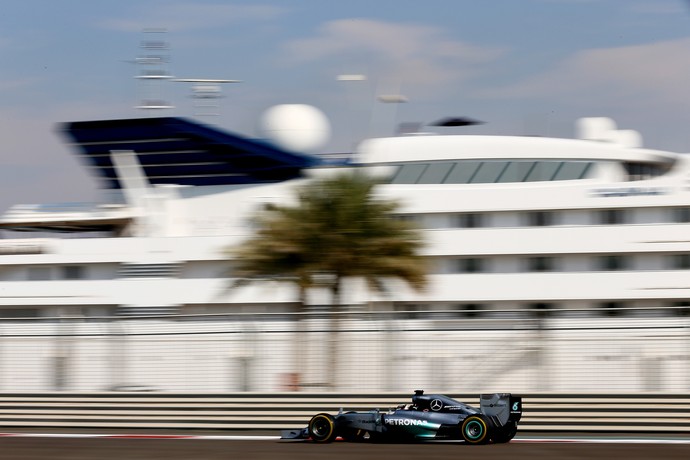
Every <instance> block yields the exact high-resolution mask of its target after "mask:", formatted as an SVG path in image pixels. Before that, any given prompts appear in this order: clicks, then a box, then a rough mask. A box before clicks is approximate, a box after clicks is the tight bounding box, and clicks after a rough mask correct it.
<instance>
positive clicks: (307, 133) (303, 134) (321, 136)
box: [260, 104, 331, 152]
mask: <svg viewBox="0 0 690 460" xmlns="http://www.w3.org/2000/svg"><path fill="white" fill-rule="evenodd" d="M260 129H261V134H262V135H263V136H265V137H267V138H268V139H270V140H271V141H272V142H273V143H274V144H276V145H278V146H279V147H281V148H284V149H285V150H291V151H293V152H314V151H316V150H317V149H319V148H320V147H323V145H324V144H325V143H326V142H327V141H328V139H329V137H330V134H331V126H330V123H329V122H328V119H327V118H326V116H325V115H324V114H323V112H321V111H320V110H319V109H317V108H316V107H313V106H311V105H305V104H282V105H276V106H273V107H271V108H270V109H268V110H267V111H266V112H264V114H263V115H262V117H261V122H260Z"/></svg>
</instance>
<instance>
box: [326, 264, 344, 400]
mask: <svg viewBox="0 0 690 460" xmlns="http://www.w3.org/2000/svg"><path fill="white" fill-rule="evenodd" d="M340 284H341V279H340V277H339V276H337V275H336V278H335V281H334V283H333V288H332V290H331V294H332V299H331V321H330V323H331V327H330V331H329V333H330V337H329V340H328V343H329V352H328V388H329V389H330V390H331V391H335V389H336V387H337V378H338V375H337V374H338V348H339V342H338V341H339V340H340V337H339V335H340V312H341V310H342V309H341V305H340Z"/></svg>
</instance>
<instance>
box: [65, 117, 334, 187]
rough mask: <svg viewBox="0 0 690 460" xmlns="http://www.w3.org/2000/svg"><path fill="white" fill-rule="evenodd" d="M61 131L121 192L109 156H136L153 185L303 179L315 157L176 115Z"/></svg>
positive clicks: (82, 124) (74, 124) (95, 123)
mask: <svg viewBox="0 0 690 460" xmlns="http://www.w3.org/2000/svg"><path fill="white" fill-rule="evenodd" d="M63 130H64V132H65V133H66V135H67V136H68V137H69V138H70V140H71V141H72V142H73V143H74V144H75V145H76V146H77V147H78V148H79V152H80V153H81V155H83V157H84V158H85V159H86V161H87V162H88V163H89V164H90V165H91V166H93V167H94V168H95V169H96V170H97V172H98V174H99V175H100V177H101V178H102V180H103V184H104V187H105V188H108V189H119V188H121V186H120V182H119V180H118V178H117V174H116V171H115V168H114V167H113V163H112V159H111V152H112V151H114V150H131V151H133V152H135V153H136V155H137V157H138V159H139V163H140V164H141V166H142V167H143V169H144V172H145V174H146V177H147V178H148V180H149V182H150V183H151V184H152V185H159V184H179V185H194V186H204V185H236V184H254V183H266V182H280V181H284V180H289V179H295V178H298V177H301V171H302V170H303V169H304V168H308V167H311V166H314V165H316V164H319V163H321V160H320V159H319V158H317V157H314V156H311V155H306V154H299V153H294V152H289V151H286V150H282V149H279V148H277V147H275V146H273V145H271V144H269V143H266V142H262V141H258V140H253V139H249V138H245V137H241V136H238V135H235V134H230V133H227V132H223V131H221V130H218V129H216V128H212V127H210V126H206V125H203V124H200V123H197V122H194V121H191V120H187V119H184V118H177V117H163V118H134V119H122V120H104V121H80V122H72V123H66V124H64V125H63Z"/></svg>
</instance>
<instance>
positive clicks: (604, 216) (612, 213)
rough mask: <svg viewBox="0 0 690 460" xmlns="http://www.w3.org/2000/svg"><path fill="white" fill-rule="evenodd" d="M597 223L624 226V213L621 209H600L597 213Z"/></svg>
mask: <svg viewBox="0 0 690 460" xmlns="http://www.w3.org/2000/svg"><path fill="white" fill-rule="evenodd" d="M599 223H600V224H602V225H620V224H624V223H625V211H624V210H622V209H602V210H601V211H599Z"/></svg>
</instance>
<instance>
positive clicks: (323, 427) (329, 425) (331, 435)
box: [308, 414, 337, 442]
mask: <svg viewBox="0 0 690 460" xmlns="http://www.w3.org/2000/svg"><path fill="white" fill-rule="evenodd" d="M308 430H309V436H310V437H311V439H312V440H313V441H314V442H333V441H335V438H336V437H337V433H336V432H335V419H334V418H333V416H332V415H330V414H316V415H315V416H313V417H312V418H311V420H309V428H308Z"/></svg>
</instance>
